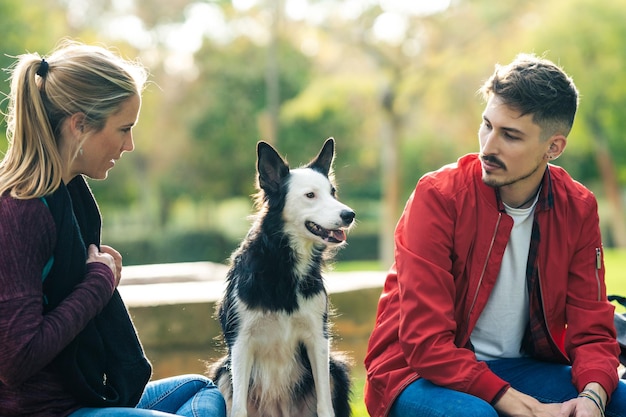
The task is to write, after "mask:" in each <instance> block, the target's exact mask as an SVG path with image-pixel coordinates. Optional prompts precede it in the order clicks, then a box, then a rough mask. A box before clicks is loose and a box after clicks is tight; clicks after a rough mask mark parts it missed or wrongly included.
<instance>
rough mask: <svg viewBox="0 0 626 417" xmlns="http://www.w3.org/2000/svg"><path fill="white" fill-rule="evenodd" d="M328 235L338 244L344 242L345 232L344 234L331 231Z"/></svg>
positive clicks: (340, 231)
mask: <svg viewBox="0 0 626 417" xmlns="http://www.w3.org/2000/svg"><path fill="white" fill-rule="evenodd" d="M330 234H331V236H332V237H333V238H335V239H336V240H338V241H339V242H343V241H344V240H346V232H344V231H343V230H331V231H330Z"/></svg>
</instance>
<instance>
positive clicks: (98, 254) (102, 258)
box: [87, 244, 122, 288]
mask: <svg viewBox="0 0 626 417" xmlns="http://www.w3.org/2000/svg"><path fill="white" fill-rule="evenodd" d="M91 262H100V263H103V264H105V265H106V266H108V267H109V268H110V269H111V271H113V276H114V277H115V287H116V288H117V286H118V285H119V283H120V280H121V279H122V255H121V254H120V253H119V252H118V251H116V250H115V249H113V248H112V247H110V246H106V245H101V251H100V250H98V247H97V246H96V245H93V244H92V245H89V249H88V251H87V263H91Z"/></svg>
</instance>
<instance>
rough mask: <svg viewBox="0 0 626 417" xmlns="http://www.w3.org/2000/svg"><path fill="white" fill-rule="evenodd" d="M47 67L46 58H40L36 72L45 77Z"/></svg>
mask: <svg viewBox="0 0 626 417" xmlns="http://www.w3.org/2000/svg"><path fill="white" fill-rule="evenodd" d="M49 67H50V65H48V62H47V61H46V59H45V58H42V60H41V63H40V64H39V69H38V70H37V72H36V74H37V75H39V76H40V77H42V78H43V77H45V76H46V74H47V73H48V68H49Z"/></svg>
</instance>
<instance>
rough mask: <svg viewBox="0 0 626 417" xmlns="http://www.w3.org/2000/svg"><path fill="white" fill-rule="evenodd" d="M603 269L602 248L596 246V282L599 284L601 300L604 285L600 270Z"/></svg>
mask: <svg viewBox="0 0 626 417" xmlns="http://www.w3.org/2000/svg"><path fill="white" fill-rule="evenodd" d="M601 269H602V250H601V249H600V248H596V270H595V274H596V284H598V301H600V297H601V293H602V285H601V283H600V275H599V271H600V270H601Z"/></svg>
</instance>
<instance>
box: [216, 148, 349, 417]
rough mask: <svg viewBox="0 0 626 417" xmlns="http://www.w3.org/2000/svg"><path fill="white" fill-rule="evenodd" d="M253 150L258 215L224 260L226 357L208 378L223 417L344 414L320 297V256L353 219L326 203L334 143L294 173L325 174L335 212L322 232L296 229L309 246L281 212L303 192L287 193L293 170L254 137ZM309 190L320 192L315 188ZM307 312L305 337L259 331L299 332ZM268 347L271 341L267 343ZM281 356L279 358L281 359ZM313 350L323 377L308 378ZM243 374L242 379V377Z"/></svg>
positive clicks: (342, 378) (339, 368) (340, 373)
mask: <svg viewBox="0 0 626 417" xmlns="http://www.w3.org/2000/svg"><path fill="white" fill-rule="evenodd" d="M257 153H258V161H257V172H258V183H257V185H258V189H259V193H258V194H257V196H256V197H257V206H258V207H257V208H258V212H257V215H256V220H255V222H254V225H253V226H252V228H251V229H250V231H249V232H248V234H247V236H246V238H245V239H244V240H243V242H242V243H241V245H240V247H239V248H238V249H237V250H236V251H235V252H234V254H233V256H232V258H231V267H230V270H229V272H228V275H227V289H226V292H225V295H224V297H223V299H222V300H221V302H220V303H219V304H218V317H219V321H220V324H221V326H222V330H223V336H224V340H225V342H226V345H227V349H228V354H227V355H226V356H225V357H224V358H223V359H222V360H221V361H220V362H218V363H217V364H215V365H214V366H213V368H212V370H211V373H210V376H211V377H212V378H213V380H214V381H215V382H216V384H217V385H218V387H219V388H220V390H221V391H222V393H223V395H224V397H225V399H226V402H227V408H228V414H229V417H243V416H246V415H247V416H249V417H296V416H297V417H332V416H333V413H334V416H335V417H349V416H350V415H351V410H350V405H349V397H350V385H351V382H350V374H349V366H348V363H347V361H346V360H345V359H344V358H343V357H341V356H340V355H338V354H334V353H330V354H329V329H328V325H329V323H328V315H329V312H328V299H327V295H326V289H325V287H324V282H323V278H322V267H323V265H324V260H325V258H326V257H327V256H329V255H328V254H329V249H333V248H335V247H337V246H339V245H341V244H342V243H343V240H345V233H344V232H343V230H344V229H346V228H348V227H349V226H350V225H351V224H352V223H353V219H354V216H355V214H354V212H353V211H352V210H351V209H350V208H349V207H347V206H345V205H342V204H341V203H339V202H336V203H332V201H331V200H332V199H334V186H333V185H332V162H333V159H334V140H333V139H332V138H330V139H328V140H327V141H326V142H325V144H324V147H323V148H322V150H321V151H320V153H319V154H318V155H317V157H316V158H315V159H314V160H312V161H311V162H310V163H309V164H308V165H306V166H305V167H303V168H301V169H299V170H298V171H303V172H304V175H309V176H312V177H315V175H312V174H311V173H310V172H308V171H304V170H313V171H315V172H318V173H320V174H322V175H323V176H324V177H325V178H326V181H327V182H328V187H329V191H328V192H329V193H330V195H332V199H330V198H329V201H330V204H334V205H335V206H337V213H338V216H339V219H338V223H337V224H338V226H337V227H336V228H333V229H332V230H328V229H330V227H328V226H326V227H328V229H326V228H325V227H323V226H318V227H315V226H311V222H310V221H308V220H307V226H306V228H307V229H308V232H306V229H303V230H305V232H303V234H305V233H309V234H310V236H308V237H305V238H304V240H306V239H310V240H311V243H301V242H297V240H303V238H302V237H301V236H300V235H298V233H294V232H293V227H291V226H290V227H291V229H289V231H288V230H287V229H288V227H286V224H285V223H286V220H285V214H284V211H285V210H286V208H285V207H286V205H287V195H288V194H289V193H290V192H291V193H293V192H297V193H299V192H304V193H307V192H308V191H307V190H296V191H294V190H293V189H292V190H290V187H292V186H295V185H293V184H292V178H291V176H292V172H293V171H291V170H290V169H289V166H288V165H287V163H286V161H285V160H284V159H282V158H281V157H280V155H279V154H278V153H277V152H276V151H275V150H274V149H273V148H272V147H271V146H270V145H269V144H267V143H264V142H259V144H258V145H257ZM305 178H306V177H305ZM316 178H317V177H316ZM316 192H318V193H321V191H319V190H318V191H316ZM309 197H310V196H309ZM335 201H336V200H335ZM333 207H334V206H333ZM313 217H315V216H313ZM315 224H316V225H317V223H315ZM298 227H299V226H298ZM311 227H312V228H313V229H314V231H312V229H311ZM303 228H304V225H303ZM318 310H319V311H318ZM311 317H318V319H315V320H314V321H313V322H309V321H307V323H309V324H312V327H313V328H310V329H306V331H305V332H304V333H303V334H310V336H309V337H306V336H301V335H296V336H287V335H284V334H267V333H272V331H271V329H273V328H274V327H272V326H273V324H271V323H272V322H273V321H276V322H277V323H281V324H280V326H283V327H276V328H277V329H281V328H282V329H285V330H284V331H280V330H279V331H277V332H276V333H281V332H282V333H289V332H290V331H291V330H290V329H296V330H294V332H301V330H302V329H301V327H303V323H304V321H305V319H306V320H309V319H310V318H311ZM246 320H255V323H256V324H253V325H250V326H251V327H248V324H247V323H246V322H245V321H246ZM290 320H291V321H294V320H298V323H299V324H286V323H288V322H289V321H290ZM313 323H316V324H313ZM266 324H267V328H266V327H265V326H266ZM292 326H295V327H292ZM259 327H263V328H264V329H267V330H268V331H263V330H262V331H260V333H261V334H259V335H256V334H255V329H258V328H259ZM310 327H311V326H310ZM242 333H246V334H243V335H242ZM294 334H295V333H294ZM254 337H260V338H262V339H263V342H260V346H261V347H259V348H258V349H257V348H254V347H253V346H255V341H254V340H252V339H253V338H254ZM318 340H319V342H318ZM265 343H266V344H267V345H268V346H267V348H268V349H274V350H272V351H270V353H269V354H267V353H260V351H259V350H260V349H261V350H262V347H263V346H264V344H265ZM291 343H293V344H294V348H293V349H290V348H289V345H290V344H291ZM312 343H319V345H321V346H322V347H321V349H318V348H317V347H316V348H315V349H317V350H322V352H319V353H312V352H310V351H309V348H310V347H311V346H313V345H312ZM238 344H239V345H238ZM241 344H245V345H246V346H242V345H241ZM272 344H275V346H271V345H272ZM324 344H325V347H324ZM316 346H317V345H316ZM234 350H235V352H242V351H244V352H245V355H244V356H237V358H239V357H241V358H242V359H241V360H240V362H242V363H241V364H240V363H238V362H237V359H235V360H233V351H234ZM324 350H325V352H324ZM235 354H236V355H239V353H235ZM264 354H265V355H266V356H263V355H264ZM283 354H285V355H286V356H287V357H281V355H283ZM246 355H247V356H251V357H252V358H251V359H250V360H251V361H252V363H251V365H250V369H249V370H246V369H245V362H246V360H247V359H246V357H247V356H246ZM311 355H313V356H311ZM315 355H318V357H321V358H325V359H324V360H325V361H326V363H325V366H326V369H327V370H326V371H325V372H326V375H328V376H329V378H330V381H328V380H326V381H316V380H315V376H314V375H315V372H314V369H313V368H315V366H314V364H313V365H312V362H311V360H310V358H312V359H314V358H315ZM274 356H275V357H274ZM268 358H271V359H270V362H272V361H276V362H275V364H276V365H277V366H279V367H280V366H283V365H281V364H284V366H287V367H288V368H285V371H284V373H282V371H281V370H280V369H273V367H272V365H271V364H264V363H263V361H267V359H268ZM294 364H295V365H294ZM237 366H240V367H242V368H244V369H243V370H242V371H239V370H237V371H236V372H235V373H237V372H242V373H243V374H244V376H242V378H245V380H246V382H245V383H246V384H248V387H247V388H246V389H245V390H243V391H240V392H241V393H242V394H241V395H242V396H243V395H244V394H243V393H245V395H246V396H247V400H246V404H245V405H242V404H240V405H239V406H237V405H236V404H234V402H237V401H238V400H237V398H236V395H233V389H235V390H237V389H238V388H237V381H236V380H235V379H237V377H233V372H232V371H233V369H235V368H236V367H237ZM274 367H275V366H274ZM268 370H269V372H271V373H272V375H271V376H270V375H269V374H268V375H264V374H265V373H268ZM247 372H249V377H245V373H247ZM318 372H319V371H318ZM318 378H319V377H318ZM321 379H328V377H322V378H321ZM242 383H243V382H242ZM318 384H321V385H320V387H321V388H320V387H317V388H318V389H327V390H330V398H331V399H332V409H330V408H331V405H330V404H326V405H320V404H318V402H321V403H323V402H324V400H323V399H322V400H321V401H320V400H319V399H318V395H317V393H319V391H316V385H318ZM324 387H325V388H324ZM233 400H234V401H233ZM239 402H242V401H241V400H239ZM328 402H330V401H328Z"/></svg>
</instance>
